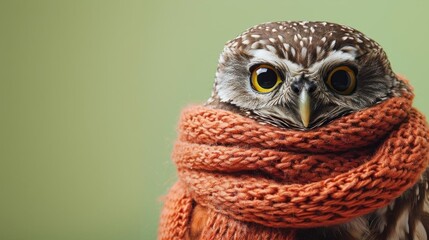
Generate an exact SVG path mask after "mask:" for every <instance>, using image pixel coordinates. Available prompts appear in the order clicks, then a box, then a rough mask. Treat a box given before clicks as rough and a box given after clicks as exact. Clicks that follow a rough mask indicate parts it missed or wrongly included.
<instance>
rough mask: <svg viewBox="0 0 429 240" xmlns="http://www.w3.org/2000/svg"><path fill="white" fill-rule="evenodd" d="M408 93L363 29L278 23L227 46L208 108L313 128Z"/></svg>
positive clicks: (286, 125)
mask: <svg viewBox="0 0 429 240" xmlns="http://www.w3.org/2000/svg"><path fill="white" fill-rule="evenodd" d="M403 87H404V86H403V84H401V82H400V81H398V80H397V78H396V76H395V74H394V73H393V71H392V70H391V68H390V63H389V61H388V59H387V57H386V54H385V53H384V51H383V50H382V48H381V47H380V46H379V45H378V44H377V43H376V42H374V41H373V40H371V39H369V38H368V37H366V36H365V35H363V34H362V33H360V32H359V31H357V30H355V29H352V28H350V27H347V26H342V25H338V24H333V23H326V22H273V23H265V24H261V25H257V26H255V27H252V28H250V29H248V30H247V31H245V32H244V33H242V34H241V35H240V36H238V37H237V38H235V39H233V40H231V41H229V42H228V43H227V44H226V46H225V48H224V51H223V52H222V54H221V56H220V59H219V65H218V68H217V72H216V79H215V84H214V90H213V93H212V97H211V98H210V99H209V101H208V103H209V105H210V104H214V103H218V104H220V105H221V106H227V107H228V108H229V109H234V110H235V111H237V112H239V113H242V114H245V115H246V116H249V117H251V118H255V119H257V120H259V121H261V122H266V123H271V124H273V125H276V126H279V127H283V128H293V129H298V130H307V129H312V128H315V127H318V126H321V125H323V124H325V123H327V122H329V121H331V120H333V119H335V118H338V117H340V116H343V115H345V114H348V113H351V112H354V111H358V110H360V109H363V108H366V107H370V106H372V105H374V104H377V103H379V102H381V101H383V100H385V99H387V98H390V97H392V96H395V95H398V94H400V91H399V90H400V88H403Z"/></svg>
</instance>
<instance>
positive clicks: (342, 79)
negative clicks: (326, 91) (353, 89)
mask: <svg viewBox="0 0 429 240" xmlns="http://www.w3.org/2000/svg"><path fill="white" fill-rule="evenodd" d="M331 85H332V87H333V88H334V89H335V90H337V91H339V92H343V91H345V90H347V89H348V88H349V87H350V76H349V74H348V73H347V72H346V71H344V70H338V71H336V72H335V73H334V74H332V76H331Z"/></svg>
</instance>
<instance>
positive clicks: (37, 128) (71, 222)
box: [0, 0, 429, 240]
mask: <svg viewBox="0 0 429 240" xmlns="http://www.w3.org/2000/svg"><path fill="white" fill-rule="evenodd" d="M428 8H429V3H428V2H425V3H423V2H417V1H416V2H415V3H414V4H410V3H405V2H403V3H401V4H395V5H392V4H391V2H389V1H387V0H384V1H369V0H366V1H360V2H359V3H356V1H350V2H347V1H329V2H328V1H325V2H322V1H305V2H299V1H285V0H282V1H272V2H254V3H252V2H250V1H212V2H208V3H203V2H199V1H190V0H183V1H152V2H149V1H2V2H1V3H0V26H1V39H0V43H1V44H0V50H1V51H0V53H1V54H0V55H1V57H0V61H1V62H0V66H1V71H0V117H1V129H0V130H1V131H0V133H1V138H0V141H1V143H0V186H1V188H0V190H1V197H0V206H1V207H0V213H1V214H0V239H32V240H33V239H34V240H36V239H43V240H50V239H63V240H65V239H80V240H83V239H104V240H107V239H128V240H132V239H136V240H137V239H155V238H156V229H157V223H158V217H159V211H160V207H161V202H160V197H161V196H162V195H164V194H166V192H167V189H168V187H169V186H171V184H172V183H173V182H174V181H175V178H176V176H175V172H174V171H175V170H174V166H173V164H172V163H171V161H170V159H169V156H170V152H171V148H172V144H173V142H174V140H175V136H176V132H175V128H176V122H177V120H178V115H179V112H180V109H181V108H183V107H184V106H186V105H187V104H190V103H202V102H204V101H205V100H206V99H207V98H208V97H209V96H210V91H211V86H212V81H213V78H214V73H215V70H216V64H217V58H218V56H219V54H220V51H221V50H222V48H223V44H224V43H225V42H226V41H227V40H229V39H232V38H234V37H235V36H236V35H238V34H239V33H241V32H242V31H243V30H245V29H246V28H248V27H250V26H252V25H255V24H258V23H261V22H266V21H278V20H328V21H333V22H338V23H342V24H347V25H350V26H353V27H355V28H357V29H359V30H361V31H362V32H364V33H366V34H367V35H369V36H370V37H372V38H374V39H375V40H377V41H378V42H379V43H380V44H381V45H382V46H383V47H384V48H385V50H386V52H387V54H388V56H389V57H390V60H391V62H392V65H393V68H394V70H395V71H396V72H399V73H402V74H405V75H406V76H408V77H409V79H410V80H411V83H412V85H413V86H414V87H415V92H416V101H415V105H416V106H417V107H418V108H419V109H420V110H422V111H423V112H424V113H426V114H429V104H427V102H428V100H429V95H428V94H427V91H428V89H429V81H428V80H427V79H426V73H427V66H426V65H427V64H426V62H427V56H428V55H429V50H428V48H427V43H426V41H427V39H428V37H429V28H428V27H427V23H428V22H429V15H428V14H427V11H426V10H427V9H428Z"/></svg>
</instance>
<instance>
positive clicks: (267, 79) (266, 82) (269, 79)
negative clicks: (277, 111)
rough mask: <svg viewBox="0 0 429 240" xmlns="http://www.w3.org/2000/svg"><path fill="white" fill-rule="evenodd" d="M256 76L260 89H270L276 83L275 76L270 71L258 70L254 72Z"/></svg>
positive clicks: (272, 71)
mask: <svg viewBox="0 0 429 240" xmlns="http://www.w3.org/2000/svg"><path fill="white" fill-rule="evenodd" d="M256 74H257V75H258V77H257V79H258V84H259V86H261V87H262V88H265V89H270V88H272V87H274V86H275V85H276V83H277V74H276V72H274V70H272V69H269V68H259V69H258V70H256Z"/></svg>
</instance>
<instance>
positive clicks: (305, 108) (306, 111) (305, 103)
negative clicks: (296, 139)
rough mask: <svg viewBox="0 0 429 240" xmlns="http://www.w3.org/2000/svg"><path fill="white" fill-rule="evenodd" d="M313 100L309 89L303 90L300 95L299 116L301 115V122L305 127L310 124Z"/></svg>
mask: <svg viewBox="0 0 429 240" xmlns="http://www.w3.org/2000/svg"><path fill="white" fill-rule="evenodd" d="M310 103H311V99H310V95H309V94H308V91H307V89H305V88H304V89H302V90H301V93H300V94H299V104H298V105H299V114H300V115H301V121H302V124H303V125H304V127H308V125H309V123H310V115H311V106H310Z"/></svg>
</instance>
